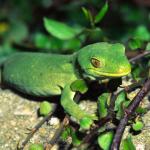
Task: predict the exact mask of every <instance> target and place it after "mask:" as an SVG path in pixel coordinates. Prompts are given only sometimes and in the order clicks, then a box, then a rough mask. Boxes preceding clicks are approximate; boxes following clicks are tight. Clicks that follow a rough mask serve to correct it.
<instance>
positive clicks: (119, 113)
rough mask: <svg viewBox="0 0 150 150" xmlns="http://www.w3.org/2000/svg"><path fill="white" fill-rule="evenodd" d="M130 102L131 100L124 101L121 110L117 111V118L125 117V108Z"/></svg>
mask: <svg viewBox="0 0 150 150" xmlns="http://www.w3.org/2000/svg"><path fill="white" fill-rule="evenodd" d="M129 104H130V101H129V100H126V101H123V102H122V103H121V104H120V107H119V110H118V111H117V114H116V118H117V119H118V120H120V119H121V118H122V117H123V115H124V109H125V108H127V107H128V105H129Z"/></svg>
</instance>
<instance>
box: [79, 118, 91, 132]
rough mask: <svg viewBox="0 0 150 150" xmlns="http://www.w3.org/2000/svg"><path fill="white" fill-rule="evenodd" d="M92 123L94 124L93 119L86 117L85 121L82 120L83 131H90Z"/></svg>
mask: <svg viewBox="0 0 150 150" xmlns="http://www.w3.org/2000/svg"><path fill="white" fill-rule="evenodd" d="M92 123H93V120H92V119H91V118H89V117H84V118H83V119H81V120H80V127H81V128H82V129H89V128H90V126H91V125H92Z"/></svg>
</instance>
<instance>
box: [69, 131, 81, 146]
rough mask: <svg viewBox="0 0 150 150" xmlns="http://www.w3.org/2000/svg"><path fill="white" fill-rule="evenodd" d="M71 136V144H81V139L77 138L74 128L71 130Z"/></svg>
mask: <svg viewBox="0 0 150 150" xmlns="http://www.w3.org/2000/svg"><path fill="white" fill-rule="evenodd" d="M71 137H72V144H73V145H75V146H78V145H80V144H81V140H79V138H78V136H77V134H76V132H75V131H74V130H71Z"/></svg>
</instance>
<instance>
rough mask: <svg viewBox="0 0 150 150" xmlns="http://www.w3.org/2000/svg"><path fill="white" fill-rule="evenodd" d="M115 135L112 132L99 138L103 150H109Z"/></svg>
mask: <svg viewBox="0 0 150 150" xmlns="http://www.w3.org/2000/svg"><path fill="white" fill-rule="evenodd" d="M113 135H114V133H113V132H112V131H109V132H106V133H103V134H101V135H100V136H99V137H98V144H99V146H100V147H101V148H102V149H103V150H109V149H110V146H111V143H112V140H113Z"/></svg>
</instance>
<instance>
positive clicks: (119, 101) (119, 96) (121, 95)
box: [114, 91, 126, 111]
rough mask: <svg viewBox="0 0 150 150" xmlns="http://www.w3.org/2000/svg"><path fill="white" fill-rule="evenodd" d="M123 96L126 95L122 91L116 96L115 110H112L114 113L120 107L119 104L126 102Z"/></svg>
mask: <svg viewBox="0 0 150 150" xmlns="http://www.w3.org/2000/svg"><path fill="white" fill-rule="evenodd" d="M125 96H126V95H125V92H124V91H123V92H121V93H119V95H118V96H117V99H116V100H115V108H114V110H115V111H118V110H119V108H120V106H121V103H122V102H123V101H125V100H126V97H125Z"/></svg>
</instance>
